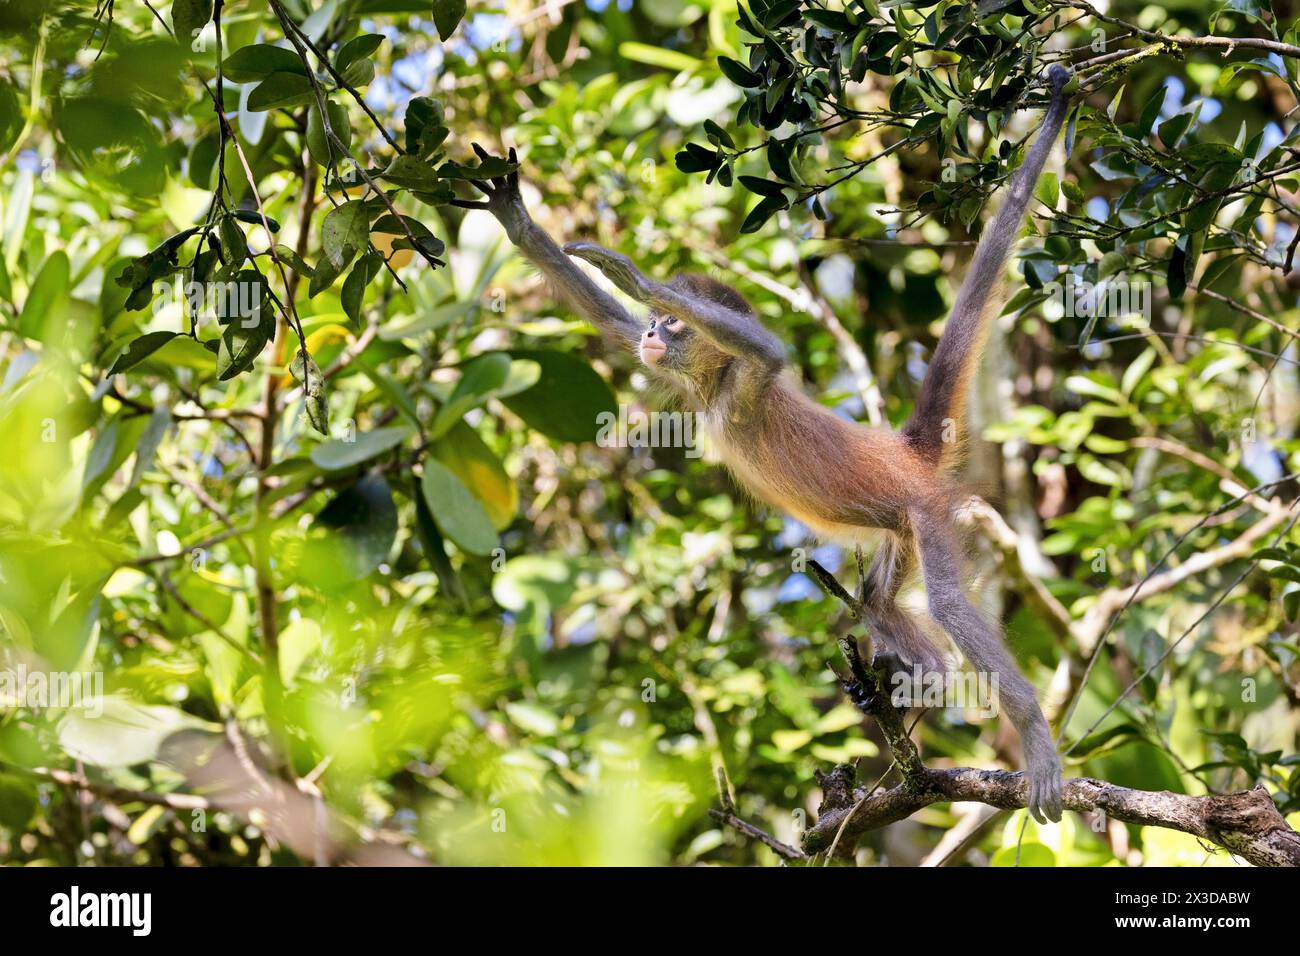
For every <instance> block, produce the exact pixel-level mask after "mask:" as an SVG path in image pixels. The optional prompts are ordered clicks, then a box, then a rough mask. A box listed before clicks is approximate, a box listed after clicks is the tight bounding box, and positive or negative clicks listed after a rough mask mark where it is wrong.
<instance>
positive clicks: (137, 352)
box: [108, 332, 179, 375]
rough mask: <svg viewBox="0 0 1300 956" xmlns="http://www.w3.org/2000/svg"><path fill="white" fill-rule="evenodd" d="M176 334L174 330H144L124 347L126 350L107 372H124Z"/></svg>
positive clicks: (112, 373)
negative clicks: (144, 331)
mask: <svg viewBox="0 0 1300 956" xmlns="http://www.w3.org/2000/svg"><path fill="white" fill-rule="evenodd" d="M178 334H179V333H176V332H146V333H145V334H144V335H142V336H140V337H139V338H138V339H136V340H134V341H133V342H132V343H131V344H130V345H128V346H127V347H126V350H125V351H124V352H122V354H121V355H119V356H118V357H117V360H116V361H114V362H113V367H112V368H110V369H109V370H108V374H109V375H116V374H118V373H119V372H125V371H126V370H127V369H129V368H131V367H132V366H134V365H139V364H140V363H141V362H143V361H144V360H145V359H147V358H148V357H149V356H150V355H152V354H153V353H154V352H156V351H158V350H159V349H160V348H162V347H163V346H164V345H166V344H167V343H168V342H170V341H171V340H172V339H174V338H176V336H177V335H178Z"/></svg>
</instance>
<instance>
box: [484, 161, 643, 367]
mask: <svg viewBox="0 0 1300 956" xmlns="http://www.w3.org/2000/svg"><path fill="white" fill-rule="evenodd" d="M474 151H475V152H476V153H478V154H479V156H480V157H482V158H485V159H486V158H487V155H488V154H487V152H486V151H485V150H484V149H483V148H482V147H481V146H479V145H478V144H477V143H475V144H474ZM510 161H511V162H512V163H513V162H517V160H516V158H515V151H514V149H511V150H510ZM474 186H475V187H476V188H477V189H478V190H479V191H480V192H482V193H483V194H484V195H486V196H487V197H488V198H487V202H486V203H485V204H484V207H483V208H486V209H487V210H488V212H490V213H492V215H493V216H495V217H496V218H497V221H498V222H500V223H501V226H502V228H504V229H505V231H506V237H507V238H509V240H510V241H511V242H512V243H513V244H514V245H515V247H516V248H517V249H518V250H519V251H520V252H522V253H523V254H524V257H525V258H526V259H528V261H529V262H531V263H532V264H533V265H535V266H537V268H538V269H540V270H541V271H542V274H543V275H544V276H546V278H547V279H548V280H549V281H550V282H551V284H552V285H553V286H554V287H555V289H556V292H557V293H558V294H559V296H560V297H561V298H563V299H564V301H565V302H567V303H568V304H569V305H570V306H572V307H573V308H574V309H576V310H577V311H578V312H579V313H580V314H581V315H582V316H583V317H584V318H585V319H587V320H588V321H589V322H591V323H592V324H593V325H594V326H596V328H598V329H600V330H601V332H602V333H605V334H606V335H607V336H610V337H612V338H614V339H616V340H617V342H618V344H619V345H621V346H624V347H629V346H631V345H632V343H635V342H636V341H637V339H638V338H639V337H640V335H641V323H640V322H638V321H637V320H636V319H635V318H633V317H632V316H631V315H629V314H628V312H627V310H626V309H624V308H623V307H622V306H621V305H619V303H618V300H617V299H615V298H614V297H613V296H611V295H610V294H609V293H608V292H606V291H605V290H604V289H602V288H600V286H598V285H596V283H594V282H592V281H591V279H590V278H588V277H587V276H586V275H585V274H584V273H583V271H582V270H581V269H579V268H578V267H577V265H575V264H574V262H573V260H572V259H570V258H569V257H568V256H566V255H565V254H564V253H563V252H562V251H561V250H560V247H559V246H557V245H556V244H555V241H554V240H553V239H551V237H550V236H548V235H547V234H546V231H545V230H544V229H542V228H541V227H540V226H538V225H537V224H536V223H535V222H533V218H532V216H530V215H529V214H528V209H527V208H526V207H525V206H524V199H523V196H521V195H520V193H519V173H517V172H513V173H509V174H507V175H505V176H501V177H498V178H496V179H493V180H491V181H475V182H474Z"/></svg>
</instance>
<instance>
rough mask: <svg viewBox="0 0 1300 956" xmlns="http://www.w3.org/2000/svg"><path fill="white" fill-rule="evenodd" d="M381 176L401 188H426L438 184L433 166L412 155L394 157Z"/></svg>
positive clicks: (431, 187)
mask: <svg viewBox="0 0 1300 956" xmlns="http://www.w3.org/2000/svg"><path fill="white" fill-rule="evenodd" d="M381 176H382V178H384V179H386V180H388V182H390V183H392V184H393V185H394V186H400V187H402V188H403V189H417V190H426V189H433V188H434V187H436V186H437V185H438V174H437V173H436V172H434V170H433V167H432V166H430V165H429V164H428V163H426V162H424V161H423V160H420V159H416V158H415V157H414V156H398V157H396V158H395V159H394V160H393V161H392V162H391V163H389V164H388V168H387V169H385V170H384V171H383V173H382V174H381Z"/></svg>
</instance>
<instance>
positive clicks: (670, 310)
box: [564, 242, 785, 372]
mask: <svg viewBox="0 0 1300 956" xmlns="http://www.w3.org/2000/svg"><path fill="white" fill-rule="evenodd" d="M564 251H565V252H567V253H568V254H569V255H571V256H577V257H578V258H579V259H585V260H586V261H587V262H590V263H592V264H593V265H595V266H596V267H598V268H599V269H600V271H601V272H603V273H605V275H606V276H608V277H609V279H610V281H611V282H613V283H614V284H615V285H616V286H618V287H619V288H620V289H622V290H623V291H624V292H626V293H627V294H628V295H630V296H631V297H632V298H634V299H636V300H637V301H638V302H644V303H645V304H646V305H648V306H650V308H652V309H658V310H659V311H660V312H666V313H667V314H668V315H673V316H676V317H677V318H679V319H681V320H682V321H683V322H685V323H686V324H687V325H689V326H691V327H692V328H693V329H695V330H696V331H697V332H699V333H700V334H701V335H703V336H704V337H706V338H707V339H709V340H710V341H711V342H713V344H714V345H716V346H717V347H718V348H720V349H722V350H723V351H724V352H729V353H730V354H732V355H735V356H738V357H740V358H743V359H747V360H749V361H751V362H754V363H756V364H757V365H760V366H762V367H763V368H764V369H766V370H768V371H773V372H775V371H777V370H779V369H780V368H781V366H783V365H784V364H785V346H784V345H782V344H781V340H780V339H779V338H777V337H776V336H775V335H773V334H772V333H771V332H769V331H768V330H767V329H765V328H763V326H762V325H761V324H760V323H759V322H758V321H757V320H756V319H754V318H753V317H751V316H748V315H742V314H741V313H739V312H735V311H733V310H731V309H728V308H727V307H726V306H723V305H721V304H719V303H717V302H710V301H708V300H707V299H701V298H698V297H696V296H692V295H685V294H684V293H681V292H678V291H677V290H676V289H674V288H673V287H672V286H668V285H664V284H663V283H662V282H655V281H654V280H652V279H647V278H646V277H645V276H644V275H642V274H641V271H640V270H639V269H637V267H636V266H635V265H633V264H632V260H631V259H629V258H628V257H627V256H625V255H622V254H620V253H617V252H611V251H610V250H608V249H606V248H604V247H603V246H598V245H596V244H595V243H594V242H570V243H568V244H567V245H566V246H565V247H564Z"/></svg>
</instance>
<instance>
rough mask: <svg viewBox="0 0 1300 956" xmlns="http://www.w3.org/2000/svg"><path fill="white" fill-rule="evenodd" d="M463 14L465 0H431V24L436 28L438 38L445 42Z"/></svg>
mask: <svg viewBox="0 0 1300 956" xmlns="http://www.w3.org/2000/svg"><path fill="white" fill-rule="evenodd" d="M464 16H465V0H433V25H434V26H435V27H437V28H438V39H440V40H442V41H444V42H445V41H446V40H447V38H448V37H449V36H451V35H452V34H453V33H455V32H456V27H457V26H458V25H459V24H460V21H461V19H462V18H463V17H464Z"/></svg>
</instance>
